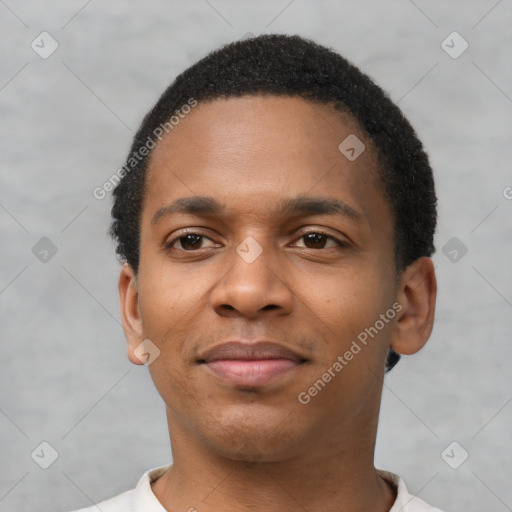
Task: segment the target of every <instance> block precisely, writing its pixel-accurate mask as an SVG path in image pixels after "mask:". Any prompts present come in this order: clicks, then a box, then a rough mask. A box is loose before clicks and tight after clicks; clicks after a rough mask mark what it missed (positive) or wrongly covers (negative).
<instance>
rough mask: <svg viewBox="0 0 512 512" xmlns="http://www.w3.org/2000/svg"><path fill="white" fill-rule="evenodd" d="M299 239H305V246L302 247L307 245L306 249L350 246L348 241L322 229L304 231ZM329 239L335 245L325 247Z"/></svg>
mask: <svg viewBox="0 0 512 512" xmlns="http://www.w3.org/2000/svg"><path fill="white" fill-rule="evenodd" d="M298 240H304V246H302V247H305V248H306V249H331V248H333V247H348V245H347V244H346V243H344V242H342V241H341V240H338V239H337V238H335V237H333V236H331V235H328V234H327V233H323V232H322V231H309V232H307V233H302V235H301V236H300V238H299V239H298ZM329 241H330V242H331V243H334V245H331V246H330V247H325V245H326V243H327V242H329ZM296 247H297V246H296ZM298 247H301V246H298Z"/></svg>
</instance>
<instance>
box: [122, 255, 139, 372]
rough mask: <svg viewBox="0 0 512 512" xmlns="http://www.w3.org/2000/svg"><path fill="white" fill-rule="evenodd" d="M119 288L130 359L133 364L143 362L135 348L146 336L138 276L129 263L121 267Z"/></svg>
mask: <svg viewBox="0 0 512 512" xmlns="http://www.w3.org/2000/svg"><path fill="white" fill-rule="evenodd" d="M118 289H119V299H120V302H121V320H122V322H123V330H124V335H125V337H126V341H127V342H128V359H129V360H130V361H131V362H132V363H133V364H143V363H142V361H141V360H139V359H138V358H137V357H136V356H135V354H134V350H135V349H136V348H137V346H138V345H140V344H141V343H142V340H143V339H144V336H143V333H142V320H141V317H140V309H139V294H138V291H137V276H136V275H135V272H134V271H133V269H132V267H131V266H130V265H129V264H128V263H125V264H124V265H123V267H122V268H121V274H120V275H119V283H118Z"/></svg>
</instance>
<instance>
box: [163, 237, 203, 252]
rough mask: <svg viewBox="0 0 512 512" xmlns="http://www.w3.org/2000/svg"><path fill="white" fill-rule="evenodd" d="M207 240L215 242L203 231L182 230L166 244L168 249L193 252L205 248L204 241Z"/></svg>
mask: <svg viewBox="0 0 512 512" xmlns="http://www.w3.org/2000/svg"><path fill="white" fill-rule="evenodd" d="M205 240H210V241H211V242H213V241H212V240H211V239H210V238H208V237H207V236H205V235H203V234H201V233H196V232H188V233H183V232H182V234H181V235H180V236H177V237H174V238H173V239H172V240H170V241H169V242H168V243H167V244H166V247H167V248H168V249H175V250H177V251H187V252H192V251H195V250H198V249H204V247H202V242H203V241H205Z"/></svg>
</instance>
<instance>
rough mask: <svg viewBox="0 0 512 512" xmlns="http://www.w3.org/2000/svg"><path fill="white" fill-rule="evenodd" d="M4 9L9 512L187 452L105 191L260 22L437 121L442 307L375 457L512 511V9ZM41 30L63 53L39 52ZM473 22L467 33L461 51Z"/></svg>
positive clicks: (473, 4) (73, 501) (493, 5)
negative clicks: (191, 77)
mask: <svg viewBox="0 0 512 512" xmlns="http://www.w3.org/2000/svg"><path fill="white" fill-rule="evenodd" d="M0 20H1V21H0V34H1V35H0V37H1V42H2V44H1V49H0V52H1V57H2V66H1V71H0V73H1V76H0V91H1V92H0V102H1V108H2V117H1V119H2V123H1V132H0V145H1V149H2V151H1V183H2V185H1V191H0V223H1V232H2V243H1V247H2V258H1V270H0V308H1V311H2V321H1V337H2V338H1V341H2V344H1V353H0V365H1V374H0V385H1V398H0V428H1V435H0V450H1V452H0V453H1V464H0V510H1V511H15V512H21V511H29V510H30V511H33V510H37V511H64V510H69V509H73V508H78V507H79V506H87V505H90V504H91V503H92V502H95V501H98V500H100V499H104V498H106V497H110V496H113V495H114V494H116V493H119V492H121V491H124V490H126V489H128V488H132V487H134V485H135V484H136V482H137V480H138V479H139V477H140V476H141V474H142V473H143V472H144V471H146V470H147V469H149V468H151V467H155V466H158V465H160V464H164V463H167V462H169V461H170V448H169V442H168V434H167V426H166V420H165V414H164V407H163V404H162V402H161V401H160V398H159V397H158V395H157V393H156V391H155V390H154V388H153V385H152V383H151V381H150V378H149V374H148V372H147V368H145V367H135V366H133V365H131V364H130V363H129V362H128V360H127V358H126V354H125V341H124V337H123V333H122V330H121V327H120V323H119V306H118V297H117V288H116V286H117V275H118V271H119V265H118V263H117V262H116V259H115V257H114V247H113V243H112V242H111V241H110V240H109V238H108V237H107V235H106V230H107V227H108V222H109V210H110V197H108V198H106V199H104V200H103V201H100V200H96V199H95V198H94V197H93V196H92V190H93V189H94V187H96V186H100V185H101V184H102V183H103V182H104V181H105V180H106V179H108V178H109V177H110V176H111V175H112V173H114V172H115V171H116V170H117V169H118V167H119V166H120V165H122V163H123V158H124V157H125V155H126V153H127V151H128V148H129V144H130V141H131V137H132V135H133V133H134V130H135V129H136V128H137V126H138V124H139V122H140V121H141V118H142V116H143V114H144V113H145V112H146V111H147V110H148V109H149V108H150V106H151V105H152V104H153V103H154V101H156V99H157V97H158V95H159V94H160V93H161V92H162V90H163V89H164V88H165V87H166V86H167V85H168V83H170V81H171V80H172V79H173V78H174V77H175V76H176V74H178V73H179V72H180V71H182V70H183V69H184V68H185V67H187V66H188V65H190V64H191V63H193V62H194V61H196V60H197V59H198V58H200V57H202V56H203V55H205V54H206V53H208V52H209V51H210V50H212V49H214V48H216V47H218V46H219V45H221V44H224V43H226V42H229V41H232V40H235V39H239V38H242V37H244V35H245V34H247V33H248V32H252V33H254V34H261V33H269V32H285V33H298V34H301V35H305V36H308V37H311V38H313V39H315V40H317V41H318V42H320V43H323V44H326V45H328V46H331V47H333V48H335V49H336V50H338V51H339V52H341V53H342V54H344V55H345V56H346V57H347V58H349V59H350V60H352V61H353V62H354V63H356V64H357V65H359V66H360V67H361V68H362V69H363V70H364V71H365V72H367V73H369V74H370V75H371V76H373V77H374V78H375V79H376V81H377V82H378V83H379V84H381V85H382V86H383V87H384V89H386V90H387V91H388V92H389V93H390V95H391V97H392V98H393V99H394V100H395V101H397V102H398V103H399V105H400V107H401V108H402V109H403V110H404V112H405V113H406V115H407V116H408V117H409V119H410V120H411V122H412V123H413V125H414V126H415V127H416V129H417V130H418V132H419V134H420V137H421V138H422V140H423V141H424V143H425V146H426V148H427V151H428V152H429V154H430V157H431V161H432V164H433V166H434V168H435V175H436V180H437V188H438V194H439V214H440V222H439V229H438V233H437V239H436V240H437V247H438V251H437V253H436V256H435V258H434V260H435V264H436V267H437V274H438V280H439V298H438V306H437V320H436V327H435V329H434V333H433V335H432V338H431V340H430V342H429V343H428V344H427V346H426V347H425V349H424V350H423V351H422V352H420V353H419V354H418V355H415V356H410V357H407V358H404V359H403V360H402V362H401V363H400V364H399V365H398V366H397V367H396V368H395V370H394V371H393V372H392V374H390V375H389V376H388V377H387V380H386V384H385V389H384V397H383V407H382V415H381V426H380V431H379V436H378V446H377V453H376V463H377V466H378V467H381V468H385V469H388V470H391V471H394V472H397V473H399V474H400V475H402V476H403V477H404V478H405V480H406V483H407V485H408V486H409V489H410V490H411V491H412V492H413V493H418V494H419V496H420V497H422V498H423V499H425V500H426V501H428V502H431V503H432V504H435V505H437V506H440V507H442V508H444V509H446V510H447V511H449V510H452V511H456V510H465V511H467V512H477V511H482V510H488V511H491V510H492V511H498V512H501V511H506V510H512V487H511V486H510V474H511V469H512V468H511V466H512V464H511V460H510V445H511V439H510V426H511V418H512V404H511V400H512V388H511V385H510V384H511V372H510V359H511V356H512V350H511V343H510V328H511V326H512V325H511V317H512V315H511V312H512V310H511V308H512V291H511V289H512V288H511V284H512V272H511V265H510V261H511V254H512V251H511V249H512V236H511V235H512V233H511V227H512V224H511V222H510V215H511V212H512V200H509V199H507V197H506V196H507V195H508V197H510V196H511V194H510V193H509V194H507V190H510V189H507V188H506V187H510V186H512V175H511V172H510V168H511V167H510V163H511V160H512V158H511V157H512V155H511V151H512V150H511V143H510V142H511V135H512V134H511V132H512V122H511V111H512V100H511V96H512V89H511V87H510V84H511V75H512V73H511V67H510V59H509V57H510V55H509V54H510V49H511V46H512V45H511V42H512V41H511V39H512V37H511V35H512V34H511V27H512V23H511V22H512V2H511V1H510V0H501V1H495V0H478V1H477V0H475V1H452V2H446V1H429V2H427V1H420V0H416V2H415V3H413V2H412V1H409V0H393V1H384V2H377V1H374V2H370V1H358V2H348V1H339V2H333V1H316V2H313V1H300V0H295V1H291V2H290V1H289V0H279V1H272V2H271V1H260V2H249V1H237V2H235V1H232V2H229V1H223V0H210V1H209V2H207V1H204V0H195V1H189V2H177V1H163V0H160V1H159V0H151V1H145V2H142V1H132V2H127V1H125V2H122V1H120V0H109V1H108V2H101V1H99V0H92V1H88V2H87V1H83V0H76V1H75V0H73V1H71V0H68V1H66V2H57V1H55V0H45V1H44V2H36V1H32V2H30V1H25V2H21V1H15V0H0ZM43 31H47V32H49V33H50V34H51V35H52V37H53V38H54V39H55V40H56V41H57V42H58V44H59V47H58V49H57V50H56V51H55V52H54V53H53V54H52V55H51V56H50V57H48V58H47V59H42V58H41V57H40V56H39V55H38V54H37V53H36V52H35V51H33V49H32V48H31V46H30V45H31V42H32V41H33V40H34V39H35V40H36V43H37V42H38V41H39V44H40V45H41V44H42V43H41V42H40V40H41V38H38V36H39V34H40V33H41V32H43ZM453 31H457V32H459V33H460V34H461V35H462V37H463V38H464V39H465V40H466V41H467V42H468V43H469V48H468V49H467V50H466V51H465V52H464V53H463V54H462V55H460V57H458V58H456V59H454V58H452V57H450V56H449V55H448V54H447V53H446V52H445V51H444V50H443V48H442V47H441V42H442V41H443V40H444V39H445V38H446V37H447V36H448V35H449V34H450V33H451V32H453ZM449 44H450V45H452V46H453V45H455V50H457V49H458V48H460V45H459V43H457V44H455V42H454V43H450V42H449ZM457 45H459V46H457ZM45 48H46V49H48V48H49V46H48V44H47V43H45ZM42 237H48V238H49V239H50V240H51V241H52V242H53V244H55V246H56V248H57V253H56V254H55V255H53V256H52V254H51V252H50V253H48V255H47V256H46V259H47V261H46V262H45V261H40V259H38V257H36V255H35V254H34V253H33V250H32V248H33V246H34V245H35V244H36V243H37V242H38V241H39V240H40V239H41V238H42ZM452 237H456V238H457V239H458V241H457V240H456V241H455V242H453V241H452V242H450V243H449V244H448V246H446V244H447V243H448V242H449V240H450V239H451V238H452ZM454 243H456V244H459V247H458V248H457V246H456V245H450V244H454ZM461 243H462V244H464V246H466V247H467V249H468V251H467V254H465V255H462V252H461V250H460V248H461V247H462V246H461V245H460V244H461ZM37 247H38V250H39V251H40V250H43V249H44V247H43V249H41V248H40V247H39V246H37ZM443 247H444V248H445V249H444V252H445V253H446V255H445V254H444V253H443V251H442V248H443ZM454 249H455V250H456V251H458V252H457V255H456V256H457V257H456V260H455V261H453V259H454V256H455V253H453V250H454ZM35 252H36V254H37V252H38V251H37V250H36V251H35ZM450 252H452V254H451V255H450ZM43 255H44V253H42V254H38V256H39V258H42V257H43ZM42 441H47V442H49V443H50V444H51V445H52V446H53V447H54V449H55V450H56V451H57V452H58V458H57V460H56V461H55V462H54V463H53V464H52V465H51V466H50V467H49V468H48V469H46V470H45V469H42V468H41V467H39V465H38V464H36V462H35V461H34V460H33V458H32V457H31V453H32V452H33V451H34V450H35V449H36V448H37V447H38V446H39V444H40V443H41V442H42ZM452 441H457V442H458V443H459V444H460V445H461V446H462V447H463V448H458V447H456V448H455V449H454V450H453V451H451V448H450V449H449V450H448V451H447V452H445V453H448V455H450V457H449V459H447V460H450V462H451V463H452V465H456V464H457V463H459V462H460V461H461V460H462V458H461V457H462V455H463V452H462V451H461V450H462V449H464V450H465V451H467V452H468V453H469V458H468V459H467V460H466V461H465V462H464V463H463V464H462V465H460V467H458V468H457V469H452V467H450V466H449V465H448V464H447V463H446V462H445V460H443V458H442V456H441V453H442V452H443V450H445V448H446V447H447V446H448V445H449V444H450V443H451V442H452ZM38 450H39V451H38ZM38 450H36V452H35V453H39V454H40V455H41V451H40V448H39V449H38ZM43 452H44V450H43ZM44 453H45V455H44V457H43V456H40V457H39V459H38V458H37V457H36V456H35V455H34V459H36V460H38V461H39V462H41V461H43V459H45V457H46V459H45V460H46V461H47V462H48V461H49V459H48V457H49V456H50V455H49V454H50V451H49V450H48V449H46V452H44ZM445 457H446V456H445ZM43 462H44V461H43Z"/></svg>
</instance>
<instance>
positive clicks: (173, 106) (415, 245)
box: [84, 35, 438, 512]
mask: <svg viewBox="0 0 512 512" xmlns="http://www.w3.org/2000/svg"><path fill="white" fill-rule="evenodd" d="M119 176H120V177H121V178H122V179H121V181H120V183H119V184H118V185H117V187H116V189H115V191H114V206H113V210H112V215H113V223H112V228H111V232H112V235H113V237H114V239H115V240H116V241H117V243H118V247H117V252H118V254H119V256H120V257H121V259H122V261H123V262H124V265H123V267H122V270H121V275H120V279H119V292H120V299H121V313H122V321H123V326H124V331H125V335H126V338H127V341H128V355H129V358H130V361H132V362H133V363H135V364H143V363H144V364H147V365H148V366H149V370H150V373H151V377H152V379H153V381H154V384H155V386H156V388H157V390H158V392H159V393H160V395H161V397H162V399H163V400H164V402H165V405H166V410H167V419H168V425H169V434H170V440H171V445H172V453H173V464H172V465H169V466H166V467H163V468H157V469H154V470H151V471H148V472H147V473H146V474H144V476H143V477H142V479H141V480H140V481H139V483H138V485H137V487H136V488H135V489H134V490H131V491H127V492H126V493H124V494H122V495H120V496H117V497H115V498H112V499H111V500H107V501H105V502H102V503H100V504H98V508H99V509H100V510H102V511H103V512H113V511H123V512H128V511H137V512H156V511H179V510H183V511H196V510H197V511H199V512H203V511H205V512H206V511H222V512H230V511H237V512H241V511H248V510H252V511H254V510H258V511H268V512H271V511H280V512H282V511H283V510H285V511H286V510H304V511H312V512H316V511H350V512H355V511H366V512H367V511H375V512H385V511H392V512H398V511H402V512H427V511H430V512H432V511H438V509H434V508H432V507H430V506H429V505H427V504H425V503H424V502H423V501H422V500H420V499H418V498H415V497H414V496H411V495H410V494H409V493H408V492H407V489H406V487H405V484H404V482H403V481H402V480H401V479H400V478H399V477H398V476H396V475H393V474H390V473H387V472H384V471H381V470H377V469H376V468H375V467H374V461H373V459H374V447H375V438H376V431H377V423H378V414H379V406H380V398H381V392H382V384H383V378H384V373H385V370H386V369H389V368H391V367H392V366H393V364H395V363H396V361H397V360H398V357H399V354H413V353H415V352H417V351H418V350H420V349H421V348H422V346H423V345H424V344H425V343H426V341H427V339H428V337H429V336H430V333H431V330H432V324H433V318H434V307H435V296H436V280H435V274H434V269H433V264H432V261H431V259H430V258H429V256H430V255H431V254H432V252H433V251H434V246H433V235H434V230H435V225H436V195H435V190H434V182H433V177H432V170H431V168H430V165H429V162H428V158H427V156H426V154H425V152H424V151H423V148H422V145H421V143H420V141H419V140H418V139H417V137H416V134H415V132H414V130H413V129H412V127H411V126H410V124H409V123H408V121H407V120H406V119H405V118H404V117H403V115H402V114H401V112H400V110H399V109H398V107H397V106H395V105H394V104H393V103H392V102H391V101H390V100H389V99H388V97H387V96H386V95H385V94H384V93H383V91H382V90H381V89H380V88H379V87H378V86H376V85H375V84H374V83H373V82H372V81H371V80H370V79H369V78H368V77H367V76H366V75H364V74H362V73H361V72H360V71H359V70H358V69H357V68H356V67H354V66H353V65H351V64H349V63H348V62H347V61H346V60H345V59H344V58H343V57H341V56H340V55H338V54H336V53H334V52H332V51H331V50H329V49H327V48H324V47H322V46H319V45H316V44H315V43H313V42H311V41H307V40H304V39H302V38H300V37H297V36H293V37H290V36H284V35H265V36H260V37H256V38H252V39H247V40H244V41H239V42H235V43H232V44H230V45H227V46H225V47H223V48H221V49H219V50H217V51H215V52H213V53H211V54H210V55H208V56H207V57H205V58H204V59H202V60H201V61H199V62H198V63H196V64H195V65H193V66H192V67H190V68H189V69H187V70H186V71H185V72H184V73H182V74H181V75H180V76H179V77H178V78H177V79H176V80H175V82H174V83H173V84H172V85H171V86H170V87H169V88H168V89H167V90H166V91H165V92H164V93H163V95H162V96H161V98H160V99H159V101H158V102H157V104H156V105H155V107H154V108H153V109H152V110H151V111H150V112H149V113H148V115H147V116H146V117H145V118H144V120H143V122H142V125H141V127H140V129H139V131H138V133H137V134H136V136H135V138H134V142H133V145H132V148H131V151H130V154H129V156H128V159H127V162H126V165H125V166H124V167H123V168H122V169H120V172H119ZM84 510H85V509H84ZM87 510H91V511H92V510H96V507H92V508H90V509H87Z"/></svg>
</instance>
